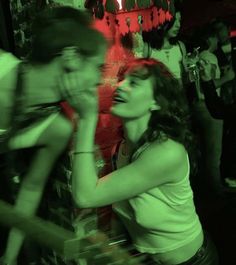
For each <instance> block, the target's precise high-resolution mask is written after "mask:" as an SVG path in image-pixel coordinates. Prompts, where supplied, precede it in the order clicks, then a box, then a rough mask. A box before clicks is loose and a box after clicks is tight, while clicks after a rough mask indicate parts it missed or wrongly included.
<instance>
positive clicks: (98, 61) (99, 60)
mask: <svg viewBox="0 0 236 265" xmlns="http://www.w3.org/2000/svg"><path fill="white" fill-rule="evenodd" d="M105 53H106V48H105V47H104V48H101V49H100V51H99V53H98V54H97V55H95V56H92V57H88V58H84V59H82V60H80V67H79V71H80V73H81V78H83V79H85V80H86V81H87V84H88V87H94V86H98V85H99V83H100V82H101V76H102V68H103V66H104V62H105Z"/></svg>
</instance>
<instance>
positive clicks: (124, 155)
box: [61, 59, 218, 265]
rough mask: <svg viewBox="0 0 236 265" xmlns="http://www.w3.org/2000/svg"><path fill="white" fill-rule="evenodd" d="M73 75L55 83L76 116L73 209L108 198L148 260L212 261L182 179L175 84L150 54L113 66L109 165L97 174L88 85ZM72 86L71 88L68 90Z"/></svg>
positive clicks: (184, 154)
mask: <svg viewBox="0 0 236 265" xmlns="http://www.w3.org/2000/svg"><path fill="white" fill-rule="evenodd" d="M79 82H80V81H79V76H78V75H68V76H64V81H63V82H62V83H61V84H62V86H63V89H64V90H66V91H67V101H68V102H69V104H70V105H71V106H72V107H73V108H74V109H75V110H76V111H77V113H78V114H79V116H80V123H79V125H78V130H77V133H76V140H75V142H76V144H75V152H74V161H73V169H72V193H73V197H74V200H75V202H76V204H77V205H78V206H79V207H80V208H90V207H101V206H105V205H110V204H113V209H114V211H115V212H116V213H117V214H118V216H119V217H120V220H121V221H122V222H123V223H124V225H125V226H126V228H127V230H128V233H129V235H130V237H131V239H132V242H133V244H134V246H135V248H136V249H137V250H138V251H139V252H141V253H144V254H147V255H148V256H149V258H150V259H151V260H152V262H153V263H152V264H166V265H169V264H172V265H173V264H195V265H196V264H205V265H207V264H208V265H210V264H212V265H217V264H218V257H217V252H216V250H215V247H214V245H213V243H212V241H211V240H210V239H209V237H208V236H207V235H206V234H205V235H204V233H203V230H202V225H201V223H200V221H199V218H198V215H197V213H196V211H195V206H194V203H193V192H192V189H191V186H190V182H189V172H190V163H189V160H190V159H189V155H190V154H191V151H190V149H191V147H192V144H191V139H192V137H191V134H190V132H189V129H188V122H187V121H186V111H185V108H184V106H183V105H182V99H181V95H180V93H178V90H177V89H173V88H176V87H177V86H178V82H177V80H176V79H175V78H173V76H172V75H171V73H170V72H169V70H168V69H167V68H166V67H165V66H164V65H163V64H162V63H161V62H158V61H156V60H154V59H135V60H133V61H131V62H130V63H128V64H127V65H126V66H125V67H124V68H123V70H122V71H120V82H119V84H118V87H117V90H116V92H115V93H114V98H113V106H112V108H111V113H112V114H113V115H115V116H118V117H120V118H121V119H122V122H123V126H124V131H125V142H122V143H121V144H120V147H119V150H118V155H117V160H116V161H115V164H116V166H117V170H115V171H113V172H112V173H110V174H108V175H105V176H104V177H102V178H100V179H99V178H98V175H97V173H96V170H95V161H94V136H95V129H96V124H97V116H98V104H97V103H98V99H97V90H96V87H95V86H94V87H88V86H85V87H80V88H81V89H80V90H79V91H78V90H77V87H78V85H77V83H79ZM72 86H73V87H74V88H72Z"/></svg>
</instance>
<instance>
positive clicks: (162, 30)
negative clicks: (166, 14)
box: [142, 10, 180, 50]
mask: <svg viewBox="0 0 236 265" xmlns="http://www.w3.org/2000/svg"><path fill="white" fill-rule="evenodd" d="M178 12H180V11H179V10H176V13H178ZM176 13H175V16H174V17H173V19H172V20H171V21H168V22H165V23H164V24H163V25H161V26H159V27H158V28H153V29H152V30H150V31H143V32H142V37H143V41H144V42H146V43H148V45H150V47H151V48H152V49H157V50H160V49H161V48H162V46H163V44H164V38H165V36H166V34H167V32H168V30H169V29H170V28H171V27H172V26H173V25H174V22H175V17H176ZM169 42H170V44H171V45H175V44H176V43H177V42H178V37H177V36H176V37H173V38H170V39H169Z"/></svg>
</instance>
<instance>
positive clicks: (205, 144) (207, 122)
mask: <svg viewBox="0 0 236 265" xmlns="http://www.w3.org/2000/svg"><path fill="white" fill-rule="evenodd" d="M195 34H196V40H197V41H195V44H194V45H195V46H196V47H199V51H198V52H199V54H198V56H197V60H205V61H208V62H209V63H211V64H212V70H213V71H214V72H213V73H212V76H213V79H214V81H215V82H217V83H219V79H220V68H219V65H218V60H217V57H216V56H215V54H214V52H215V51H216V49H217V46H218V38H217V36H216V32H215V31H214V29H213V28H212V26H211V24H210V23H208V24H205V25H203V26H202V27H201V28H200V29H199V30H198V31H197V32H196V33H195ZM194 90H195V97H194V100H193V104H191V110H192V114H193V115H192V117H193V123H194V125H195V128H196V130H197V131H196V133H197V135H198V136H199V141H200V146H201V161H202V163H201V167H202V170H203V172H204V173H203V174H202V175H204V179H202V181H203V183H202V184H203V186H204V187H206V188H207V189H208V188H209V187H210V188H211V189H212V191H214V192H216V193H218V194H219V193H220V192H221V191H222V183H221V177H220V157H221V143H222V130H223V123H222V121H220V120H216V119H214V118H213V117H212V116H211V114H210V113H209V111H208V108H207V106H206V103H205V98H204V94H203V91H202V90H201V86H200V85H196V86H195V87H194ZM218 93H220V91H219V88H218ZM199 184H200V185H201V183H199ZM206 184H207V185H206Z"/></svg>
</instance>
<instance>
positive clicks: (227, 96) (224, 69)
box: [212, 19, 236, 104]
mask: <svg viewBox="0 0 236 265" xmlns="http://www.w3.org/2000/svg"><path fill="white" fill-rule="evenodd" d="M212 26H213V28H214V30H215V32H216V33H217V37H218V40H219V45H218V48H217V50H216V51H215V55H216V56H217V58H218V62H219V66H220V69H221V79H220V80H219V82H218V83H217V84H216V86H217V87H221V97H222V99H223V100H224V101H225V103H227V104H230V103H233V102H234V101H235V98H236V78H235V72H236V49H235V48H236V42H235V40H233V39H231V38H230V27H229V26H228V25H227V24H226V22H224V21H223V20H221V19H215V20H213V21H212Z"/></svg>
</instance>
